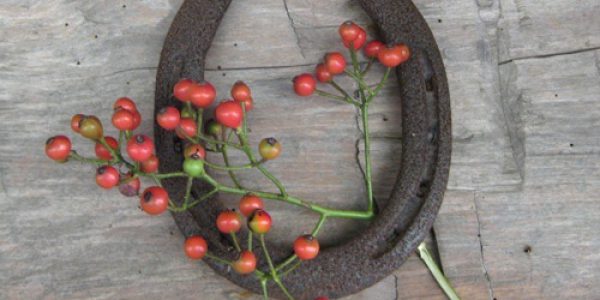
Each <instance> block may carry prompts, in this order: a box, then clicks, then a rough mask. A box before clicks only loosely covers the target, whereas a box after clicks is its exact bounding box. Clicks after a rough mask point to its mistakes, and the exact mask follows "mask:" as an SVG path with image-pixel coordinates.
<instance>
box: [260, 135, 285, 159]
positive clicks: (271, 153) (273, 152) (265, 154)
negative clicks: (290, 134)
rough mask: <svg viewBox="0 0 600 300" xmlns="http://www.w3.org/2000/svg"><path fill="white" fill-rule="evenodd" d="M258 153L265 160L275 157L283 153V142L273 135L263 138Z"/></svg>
mask: <svg viewBox="0 0 600 300" xmlns="http://www.w3.org/2000/svg"><path fill="white" fill-rule="evenodd" d="M258 153H260V156H261V157H262V158H263V159H264V160H271V159H275V158H277V157H278V156H279V154H281V144H280V143H279V142H278V141H277V140H276V139H275V138H272V137H271V138H266V139H262V140H261V141H260V143H259V144H258Z"/></svg>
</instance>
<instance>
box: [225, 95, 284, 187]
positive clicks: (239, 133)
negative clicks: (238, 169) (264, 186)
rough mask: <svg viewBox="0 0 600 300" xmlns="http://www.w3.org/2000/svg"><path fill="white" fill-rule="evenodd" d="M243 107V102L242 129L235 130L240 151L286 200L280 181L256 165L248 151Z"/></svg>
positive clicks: (252, 155)
mask: <svg viewBox="0 0 600 300" xmlns="http://www.w3.org/2000/svg"><path fill="white" fill-rule="evenodd" d="M245 107H246V106H245V105H244V102H242V112H243V119H242V120H243V121H242V127H241V128H238V130H236V134H237V136H238V138H239V140H240V144H241V145H242V151H243V152H244V153H245V154H246V156H248V159H249V160H250V163H252V164H256V168H257V169H258V170H259V171H260V172H261V173H263V175H265V177H267V178H268V179H269V180H271V182H273V184H275V186H277V189H279V193H280V194H281V196H282V197H284V198H287V196H288V195H287V192H286V191H285V187H284V186H283V184H282V183H281V181H279V179H277V177H275V176H273V174H271V172H269V170H267V169H265V167H263V166H262V165H260V164H258V161H257V160H256V158H254V154H252V149H250V146H249V144H248V127H247V124H246V108H245Z"/></svg>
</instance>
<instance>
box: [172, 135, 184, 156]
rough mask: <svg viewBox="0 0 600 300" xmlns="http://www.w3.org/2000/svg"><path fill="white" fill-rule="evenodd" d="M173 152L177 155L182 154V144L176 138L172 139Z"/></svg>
mask: <svg viewBox="0 0 600 300" xmlns="http://www.w3.org/2000/svg"><path fill="white" fill-rule="evenodd" d="M173 150H175V152H176V153H179V154H181V153H182V152H183V143H182V142H181V140H180V139H179V138H178V137H177V136H174V137H173Z"/></svg>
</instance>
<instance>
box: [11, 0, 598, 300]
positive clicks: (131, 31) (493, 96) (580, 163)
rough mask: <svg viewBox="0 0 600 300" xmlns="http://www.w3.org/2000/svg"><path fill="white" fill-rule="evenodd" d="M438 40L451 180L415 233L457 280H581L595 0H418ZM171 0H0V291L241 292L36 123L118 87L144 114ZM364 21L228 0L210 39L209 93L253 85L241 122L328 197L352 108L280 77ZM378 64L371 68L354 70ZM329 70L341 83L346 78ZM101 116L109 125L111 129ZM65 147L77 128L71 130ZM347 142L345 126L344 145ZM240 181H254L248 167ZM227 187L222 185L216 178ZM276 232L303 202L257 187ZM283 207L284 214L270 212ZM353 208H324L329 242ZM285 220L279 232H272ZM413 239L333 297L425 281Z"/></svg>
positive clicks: (587, 215) (549, 283) (593, 216)
mask: <svg viewBox="0 0 600 300" xmlns="http://www.w3.org/2000/svg"><path fill="white" fill-rule="evenodd" d="M416 2H417V3H416V4H417V6H418V7H419V9H420V10H421V12H422V13H423V14H424V16H425V18H426V19H427V20H428V22H429V24H430V26H431V28H432V30H433V31H434V34H435V35H436V37H437V40H438V43H439V45H440V48H441V50H442V53H443V55H444V59H445V64H446V68H447V72H448V78H449V84H450V89H451V96H452V110H453V132H454V134H453V136H454V147H453V162H452V168H451V178H450V183H449V188H450V191H449V192H448V193H447V196H446V200H445V203H444V205H443V207H442V211H441V212H440V215H439V217H438V220H437V221H436V224H435V228H434V229H435V236H434V238H433V237H432V239H431V241H430V242H431V243H432V246H436V245H437V248H438V250H439V256H440V260H441V263H442V266H443V269H444V271H445V273H446V274H447V275H448V277H449V278H450V280H451V281H452V283H453V284H454V286H455V287H456V289H457V291H458V293H459V294H460V295H462V296H463V298H464V299H493V298H496V299H594V298H595V297H597V295H598V294H599V293H600V290H599V289H598V287H599V286H600V284H599V283H600V279H599V278H600V277H599V273H598V270H600V258H599V257H598V255H597V254H596V252H597V251H596V249H598V246H600V245H599V243H600V239H599V238H598V234H597V232H598V231H599V230H600V227H599V225H598V222H597V220H598V218H599V215H598V212H599V211H600V209H599V208H600V207H599V203H600V202H598V201H597V194H598V192H599V187H600V172H599V171H598V170H600V165H599V162H600V157H599V153H600V148H599V147H600V136H599V134H600V131H598V130H597V128H598V125H599V124H600V115H599V112H600V107H599V103H600V102H599V100H600V99H599V98H598V95H600V68H599V67H598V66H599V65H600V51H599V50H598V49H599V47H600V39H599V35H598V33H599V32H600V19H599V18H597V17H595V16H597V15H600V4H598V3H597V1H594V0H584V1H576V2H573V1H566V0H557V1H552V3H546V2H544V3H541V2H539V1H532V0H477V1H470V0H455V1H442V0H425V1H416ZM180 4H181V0H150V1H91V0H85V1H64V0H51V1H39V0H30V1H16V0H5V1H2V3H0V205H1V206H2V210H0V286H2V287H3V288H2V289H0V299H115V298H118V299H142V298H145V299H161V298H167V297H169V295H172V293H173V292H175V293H176V294H177V298H180V299H192V298H194V299H198V298H200V299H258V297H255V296H252V295H250V294H248V293H246V292H244V291H243V290H241V289H240V288H238V287H236V286H234V285H232V284H230V283H229V282H227V281H226V280H224V279H222V278H220V277H218V276H215V275H214V273H213V272H212V271H211V270H209V269H208V268H207V267H205V266H204V265H202V264H201V263H190V262H189V261H188V260H187V259H186V258H185V257H184V255H183V253H182V252H181V250H180V247H181V243H182V237H181V235H180V234H179V233H178V232H177V230H176V228H175V226H174V224H173V221H172V220H171V218H170V217H169V216H166V215H165V216H161V217H156V218H149V217H147V216H145V215H143V214H142V213H141V212H140V211H139V210H138V209H137V200H136V199H133V198H129V199H126V198H122V197H121V196H120V195H119V194H118V192H116V191H109V192H105V191H100V190H99V189H97V188H95V187H94V184H93V175H92V174H93V173H92V172H93V168H92V167H89V166H85V167H84V166H81V165H77V164H65V165H56V164H54V163H51V162H49V161H48V160H47V159H46V158H45V156H44V153H43V151H42V149H43V144H44V141H45V139H46V138H47V137H48V136H50V135H51V134H55V133H69V130H68V122H69V119H70V116H71V115H72V114H75V113H81V112H85V113H89V114H97V115H99V116H101V118H102V119H103V120H104V121H105V122H108V113H109V111H110V106H111V105H112V101H113V99H116V98H117V97H119V96H123V95H126V96H130V97H133V98H134V99H136V100H138V102H139V109H140V111H141V112H142V114H143V115H144V116H147V117H146V119H145V120H144V121H143V124H142V126H141V129H140V130H141V132H144V133H147V134H150V133H151V128H152V120H151V118H150V117H148V116H151V115H152V114H153V112H152V99H153V94H154V76H155V67H156V65H157V63H158V57H159V54H160V49H161V47H162V42H163V39H164V36H165V34H166V32H167V30H168V25H169V24H170V22H171V20H172V18H173V16H174V13H175V12H176V10H177V8H178V7H179V5H180ZM346 19H353V20H356V21H357V22H359V23H360V24H362V25H365V26H366V27H367V28H368V30H369V31H370V32H371V33H374V32H375V28H373V27H372V26H371V24H370V22H369V20H368V18H367V17H366V16H365V15H364V13H362V11H361V10H360V8H359V7H358V6H357V4H356V3H355V2H354V1H347V0H332V1H327V2H325V1H317V0H265V1H261V3H260V5H257V4H256V2H254V1H251V0H237V1H234V3H233V4H232V5H231V8H230V9H229V11H228V12H227V14H226V16H225V19H224V21H223V24H222V26H221V27H220V28H219V32H218V33H217V38H216V40H215V43H214V44H213V46H212V48H211V51H210V53H209V59H208V61H209V65H208V66H207V67H208V68H209V69H210V72H209V73H208V74H207V76H208V78H209V80H211V81H212V82H214V83H215V85H216V86H217V88H218V90H219V93H220V95H222V97H227V96H226V94H227V89H228V87H229V85H230V84H232V83H233V82H235V81H236V80H239V79H243V80H246V81H247V82H248V83H249V84H250V85H251V86H252V88H253V92H254V95H255V99H256V110H255V111H253V112H252V114H251V118H250V119H251V120H250V121H251V124H252V126H251V127H252V141H253V142H257V141H258V140H259V139H260V138H262V137H265V136H274V137H276V138H278V139H279V140H280V141H281V142H282V143H283V144H284V152H283V155H282V157H281V159H279V160H277V161H274V162H272V163H269V166H268V167H269V168H270V169H271V170H273V172H274V173H275V174H277V175H278V176H279V177H280V178H281V179H282V181H284V182H285V183H286V185H287V186H288V188H289V190H290V192H291V193H293V194H296V195H299V196H302V197H306V198H307V199H310V200H312V201H316V202H320V203H326V204H328V205H332V206H339V207H348V208H349V207H353V208H360V207H362V206H363V205H364V203H363V194H364V189H363V187H362V178H361V176H360V173H359V166H358V164H357V163H360V162H361V155H360V154H361V151H362V150H363V149H362V148H361V147H360V143H357V142H360V131H359V130H360V128H359V127H358V126H357V122H356V111H355V110H354V109H352V108H350V107H346V106H343V105H339V104H336V103H333V102H329V101H326V100H324V99H320V98H316V97H315V98H309V99H298V98H297V97H295V96H294V95H293V94H292V93H291V90H290V84H291V83H290V79H291V78H292V77H293V76H294V75H295V74H297V73H300V72H307V71H311V70H312V68H313V67H312V66H313V65H314V64H315V63H317V62H318V61H319V60H320V59H321V56H322V54H323V52H324V51H330V50H331V49H337V50H342V48H341V47H340V46H339V45H338V43H337V39H338V37H337V34H336V27H337V25H338V24H339V23H341V22H342V21H344V20H346ZM379 76H381V70H376V71H375V72H374V74H373V77H372V79H370V81H372V82H375V81H376V80H377V79H378V78H379ZM340 82H341V83H342V84H344V85H348V86H350V87H351V88H355V87H352V86H351V85H350V82H349V81H348V80H347V79H341V80H340ZM394 95H395V94H394V88H393V87H390V88H389V89H386V90H385V91H384V93H383V96H382V97H381V98H380V99H378V100H377V102H376V103H375V104H374V106H373V107H372V109H371V115H370V117H371V124H370V125H371V130H372V131H373V135H374V137H375V138H374V141H373V155H374V178H375V193H376V198H377V200H378V201H385V199H386V198H387V195H389V185H390V182H391V178H393V176H395V172H396V170H394V169H393V168H390V167H389V166H390V164H389V162H393V157H394V155H393V154H394V153H395V152H397V151H400V143H399V141H400V139H401V138H402V136H401V135H400V128H399V125H400V119H399V114H400V112H399V110H398V106H397V104H396V103H394V101H392V99H393V96H394ZM109 133H110V134H114V133H115V132H114V131H111V132H109ZM74 142H75V144H76V145H77V146H76V147H77V148H78V150H79V151H80V152H82V153H84V154H88V155H91V154H92V153H93V148H92V147H91V146H90V145H87V144H85V143H84V141H83V139H82V138H79V137H74ZM357 145H359V146H358V147H357ZM242 177H243V178H242V182H244V183H245V184H248V185H257V186H261V187H265V188H267V189H268V188H269V185H268V182H266V181H262V180H260V179H259V178H260V176H258V175H257V174H253V173H249V174H244V175H243V176H242ZM229 201H231V202H230V203H231V205H232V206H233V205H234V202H233V201H235V199H233V198H229ZM268 206H269V209H270V210H271V211H273V215H274V218H275V221H276V223H277V224H278V226H280V227H278V230H276V231H275V232H274V233H273V235H272V236H271V237H270V238H272V239H273V240H275V241H278V242H280V243H289V241H290V240H291V239H292V238H293V236H295V235H296V234H300V233H302V232H305V231H307V230H309V229H310V228H311V226H312V224H313V223H314V222H315V221H316V219H315V216H314V215H312V214H308V213H306V212H301V213H295V212H297V211H294V212H290V211H289V210H288V207H287V206H284V205H280V204H273V203H269V204H268ZM288 219H290V220H292V219H293V220H296V221H297V223H294V224H295V225H291V224H292V222H291V221H290V222H285V221H286V220H288ZM361 225H362V224H360V223H358V222H349V221H333V222H331V223H328V224H327V225H326V227H325V230H324V232H323V233H324V234H323V237H322V240H323V242H324V243H325V244H335V243H338V242H340V241H343V239H345V238H348V237H350V236H352V234H353V233H354V232H355V231H356V230H358V229H359V228H360V226H361ZM290 232H292V233H294V234H290ZM443 298H444V296H443V294H442V293H441V291H440V290H439V289H438V288H437V286H436V284H435V282H434V281H433V280H432V279H431V276H430V275H429V273H428V271H427V269H426V268H425V267H424V265H423V264H422V263H421V262H420V261H419V259H418V258H417V257H416V256H413V257H411V258H410V259H409V260H408V261H407V263H405V264H404V265H403V266H402V268H400V269H399V270H398V271H397V272H395V273H394V274H393V275H392V276H390V277H388V278H386V279H385V280H383V281H381V282H380V283H378V284H377V285H375V286H373V287H371V288H370V289H367V290H365V291H363V292H361V293H359V294H357V295H354V296H350V297H348V298H347V299H443Z"/></svg>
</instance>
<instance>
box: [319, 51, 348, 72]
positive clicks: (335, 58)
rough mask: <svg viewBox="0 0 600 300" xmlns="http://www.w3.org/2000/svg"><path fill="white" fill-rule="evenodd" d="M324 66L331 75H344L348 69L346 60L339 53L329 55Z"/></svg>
mask: <svg viewBox="0 0 600 300" xmlns="http://www.w3.org/2000/svg"><path fill="white" fill-rule="evenodd" d="M323 64H324V65H325V68H326V69H327V71H328V72H329V73H331V75H337V74H341V73H344V70H345V69H346V59H345V58H344V56H343V55H342V54H341V53H339V52H331V53H327V55H325V61H324V63H323Z"/></svg>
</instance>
